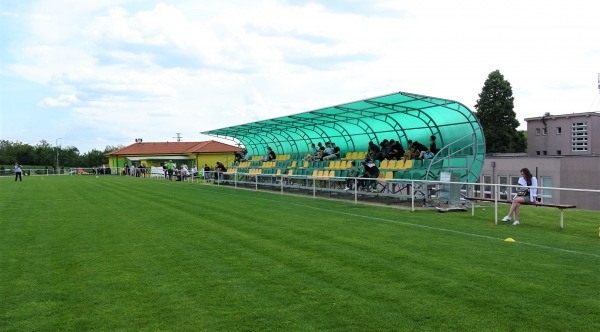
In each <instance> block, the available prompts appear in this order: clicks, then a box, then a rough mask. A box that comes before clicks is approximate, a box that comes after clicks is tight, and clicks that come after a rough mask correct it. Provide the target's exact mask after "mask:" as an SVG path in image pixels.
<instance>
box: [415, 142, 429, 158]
mask: <svg viewBox="0 0 600 332" xmlns="http://www.w3.org/2000/svg"><path fill="white" fill-rule="evenodd" d="M413 145H414V147H415V152H416V155H415V156H414V157H413V159H418V158H419V156H420V155H421V152H422V151H427V147H426V146H425V145H423V144H421V143H419V141H414V142H413Z"/></svg>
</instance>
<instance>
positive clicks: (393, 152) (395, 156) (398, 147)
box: [387, 140, 405, 160]
mask: <svg viewBox="0 0 600 332" xmlns="http://www.w3.org/2000/svg"><path fill="white" fill-rule="evenodd" d="M404 152H405V151H404V148H403V147H402V144H400V143H398V142H397V141H395V140H390V152H389V153H388V155H387V159H388V160H400V159H402V156H404Z"/></svg>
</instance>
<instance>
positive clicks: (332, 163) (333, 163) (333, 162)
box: [326, 161, 335, 168]
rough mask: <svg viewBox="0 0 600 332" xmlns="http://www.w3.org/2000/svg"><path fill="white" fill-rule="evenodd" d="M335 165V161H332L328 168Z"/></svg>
mask: <svg viewBox="0 0 600 332" xmlns="http://www.w3.org/2000/svg"><path fill="white" fill-rule="evenodd" d="M334 166H335V161H330V162H329V166H327V167H326V168H333V167H334Z"/></svg>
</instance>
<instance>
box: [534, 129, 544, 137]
mask: <svg viewBox="0 0 600 332" xmlns="http://www.w3.org/2000/svg"><path fill="white" fill-rule="evenodd" d="M541 132H542V129H541V128H535V134H536V135H537V136H540V133H541Z"/></svg>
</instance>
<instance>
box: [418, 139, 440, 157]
mask: <svg viewBox="0 0 600 332" xmlns="http://www.w3.org/2000/svg"><path fill="white" fill-rule="evenodd" d="M438 151H439V150H438V149H437V147H436V146H435V136H433V135H431V137H429V149H428V150H426V151H421V155H419V158H420V159H431V158H433V157H434V156H435V154H436V153H438Z"/></svg>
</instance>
